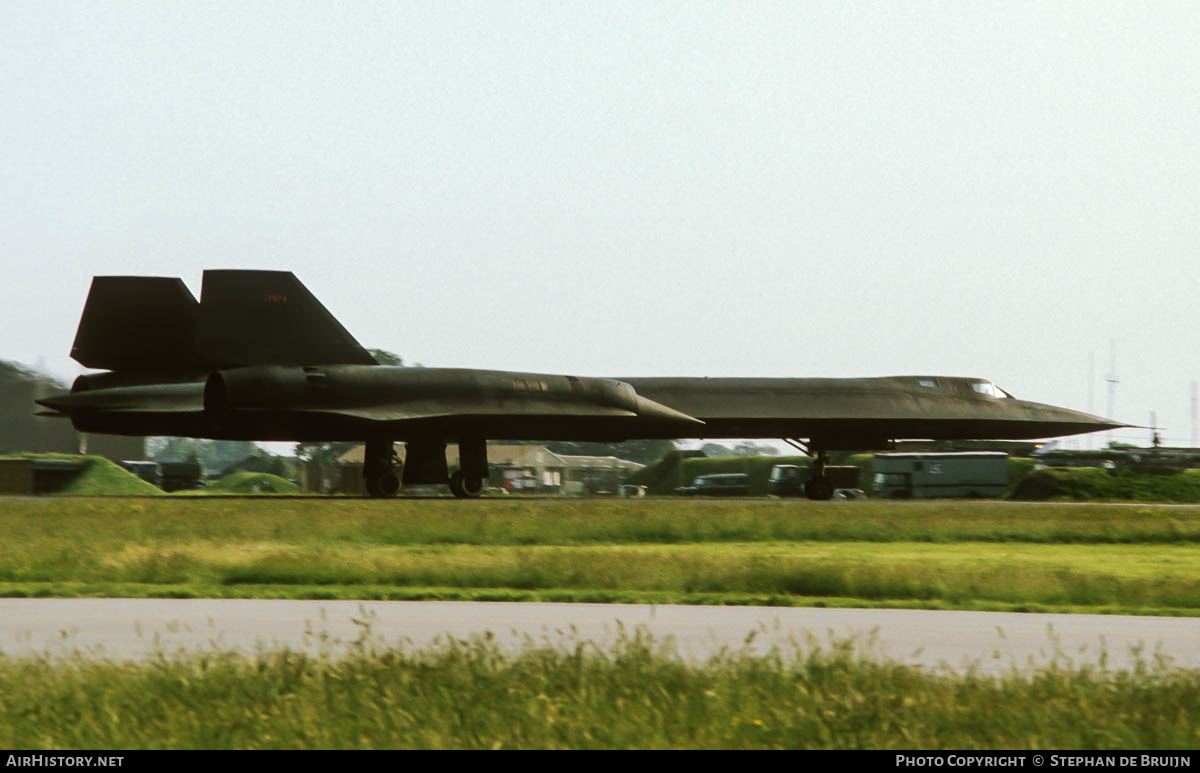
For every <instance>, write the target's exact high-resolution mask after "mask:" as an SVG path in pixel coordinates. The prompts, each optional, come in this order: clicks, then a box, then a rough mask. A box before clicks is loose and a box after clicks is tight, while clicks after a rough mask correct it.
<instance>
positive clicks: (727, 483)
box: [675, 472, 750, 497]
mask: <svg viewBox="0 0 1200 773" xmlns="http://www.w3.org/2000/svg"><path fill="white" fill-rule="evenodd" d="M675 493H676V494H683V495H684V496H707V497H744V496H746V495H747V494H749V493H750V476H749V475H746V474H745V473H741V472H733V473H721V474H719V475H701V476H699V477H698V478H696V479H695V480H694V481H692V485H690V486H680V487H679V488H677V489H675Z"/></svg>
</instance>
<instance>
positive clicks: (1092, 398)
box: [1086, 349, 1195, 451]
mask: <svg viewBox="0 0 1200 773" xmlns="http://www.w3.org/2000/svg"><path fill="white" fill-rule="evenodd" d="M1192 385H1193V386H1195V382H1192ZM1088 413H1089V414H1091V415H1092V416H1095V415H1096V350H1095V349H1092V350H1091V351H1090V352H1088ZM1086 437H1087V448H1088V450H1089V451H1090V450H1092V434H1091V433H1090V432H1089V433H1088V434H1087V435H1086Z"/></svg>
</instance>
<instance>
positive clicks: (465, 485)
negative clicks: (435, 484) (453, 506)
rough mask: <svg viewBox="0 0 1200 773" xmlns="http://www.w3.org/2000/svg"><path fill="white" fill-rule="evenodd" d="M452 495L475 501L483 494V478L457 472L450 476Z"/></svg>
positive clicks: (460, 471)
mask: <svg viewBox="0 0 1200 773" xmlns="http://www.w3.org/2000/svg"><path fill="white" fill-rule="evenodd" d="M450 493H451V494H453V495H454V496H456V497H458V498H459V499H474V498H476V497H478V496H479V495H480V494H482V493H483V478H480V477H478V476H473V475H463V471H462V470H455V471H454V474H453V475H451V476H450Z"/></svg>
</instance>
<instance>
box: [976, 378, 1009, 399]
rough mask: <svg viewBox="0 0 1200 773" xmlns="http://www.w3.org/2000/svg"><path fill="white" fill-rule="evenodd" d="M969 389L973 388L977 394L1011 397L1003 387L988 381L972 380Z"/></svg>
mask: <svg viewBox="0 0 1200 773" xmlns="http://www.w3.org/2000/svg"><path fill="white" fill-rule="evenodd" d="M971 389H974V390H975V391H976V392H978V393H979V394H981V395H986V396H988V397H999V398H1001V399H1003V398H1010V397H1012V395H1010V394H1009V393H1008V392H1005V391H1004V390H1003V389H1001V388H1000V387H998V386H996V385H995V384H993V383H992V382H990V381H972V382H971Z"/></svg>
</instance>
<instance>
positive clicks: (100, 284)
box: [71, 276, 204, 373]
mask: <svg viewBox="0 0 1200 773" xmlns="http://www.w3.org/2000/svg"><path fill="white" fill-rule="evenodd" d="M198 313H199V304H197V303H196V299H195V297H194V296H193V295H192V293H191V291H190V290H188V289H187V286H186V285H185V284H184V283H183V282H182V281H181V280H179V279H178V278H175V277H161V276H97V277H93V278H92V287H91V290H89V291H88V298H87V302H86V303H85V304H84V307H83V316H82V317H81V318H80V320H79V328H78V330H76V332H75V343H74V344H73V345H72V346H71V357H72V358H73V359H74V360H75V361H76V362H78V363H79V364H80V365H83V366H85V367H88V368H98V369H103V370H119V371H132V372H153V373H178V372H187V371H198V370H203V369H204V365H203V364H202V363H199V362H197V359H196V356H195V351H194V347H193V344H194V342H195V338H196V323H197V319H198Z"/></svg>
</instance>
